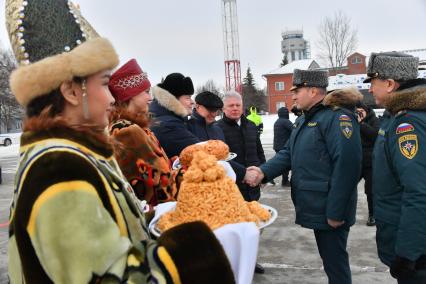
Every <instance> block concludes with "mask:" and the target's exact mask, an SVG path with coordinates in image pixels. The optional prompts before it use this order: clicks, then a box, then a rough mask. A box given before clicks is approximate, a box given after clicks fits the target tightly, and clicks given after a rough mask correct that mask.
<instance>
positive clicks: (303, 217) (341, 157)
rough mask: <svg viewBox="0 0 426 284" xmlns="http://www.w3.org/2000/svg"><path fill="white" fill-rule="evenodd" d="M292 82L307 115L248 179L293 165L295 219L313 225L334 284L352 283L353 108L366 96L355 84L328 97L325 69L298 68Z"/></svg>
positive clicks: (357, 148)
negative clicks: (349, 244) (350, 249)
mask: <svg viewBox="0 0 426 284" xmlns="http://www.w3.org/2000/svg"><path fill="white" fill-rule="evenodd" d="M293 85H294V87H293V89H295V95H294V98H295V100H296V104H297V107H298V108H299V109H301V110H303V111H304V114H303V115H302V116H301V117H299V118H298V120H297V122H296V128H295V129H294V130H293V131H292V133H291V136H290V140H289V141H288V143H287V145H286V146H285V147H284V149H283V150H281V151H280V152H278V153H277V154H276V155H275V157H273V158H272V159H271V160H269V161H268V162H267V163H265V164H263V165H262V166H260V169H259V168H255V167H251V168H249V169H248V170H247V171H248V172H249V179H248V180H247V182H248V183H250V184H251V185H254V184H256V183H258V182H260V181H261V180H262V179H263V181H264V182H265V181H267V180H270V179H272V178H274V177H276V176H278V175H280V174H281V173H282V172H283V171H284V170H290V169H291V170H292V179H291V187H292V188H291V191H292V192H291V195H292V200H293V203H294V207H295V210H296V223H297V224H300V225H301V226H303V227H305V228H309V229H313V230H314V234H315V239H316V242H317V246H318V251H319V254H320V256H321V258H322V261H323V265H324V270H325V272H326V273H327V276H328V280H329V283H331V284H346V283H352V280H351V271H350V266H349V257H348V253H347V250H346V245H347V239H348V235H349V229H350V227H351V226H352V225H353V224H354V223H355V212H356V203H357V184H358V180H359V175H360V172H361V159H362V153H361V152H362V150H361V138H360V131H359V125H358V121H357V118H356V116H355V112H354V110H355V104H356V102H357V101H359V100H360V99H361V98H362V95H361V94H360V93H359V92H358V91H357V90H355V89H353V90H336V91H334V92H332V93H330V94H328V95H327V96H326V97H325V95H326V90H325V88H326V87H327V85H328V73H327V72H326V71H317V70H306V71H305V70H298V69H296V70H294V75H293ZM343 106H344V107H347V108H349V107H351V108H352V111H351V110H349V109H345V108H344V107H343ZM250 173H253V177H252V178H250Z"/></svg>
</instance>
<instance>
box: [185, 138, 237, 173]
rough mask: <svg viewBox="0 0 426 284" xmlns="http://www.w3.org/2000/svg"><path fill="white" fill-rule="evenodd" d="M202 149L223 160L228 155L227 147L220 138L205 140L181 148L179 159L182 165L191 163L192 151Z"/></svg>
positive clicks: (186, 165) (187, 165)
mask: <svg viewBox="0 0 426 284" xmlns="http://www.w3.org/2000/svg"><path fill="white" fill-rule="evenodd" d="M197 151H203V152H205V153H207V154H210V155H213V156H215V157H216V159H218V160H225V159H226V158H228V156H229V147H228V145H226V144H225V143H224V142H223V141H221V140H208V141H206V142H202V143H198V144H194V145H190V146H188V147H186V148H185V149H183V150H182V152H181V153H180V155H179V161H180V163H181V165H182V166H184V167H189V166H190V165H191V161H192V158H193V156H194V153H195V152H197Z"/></svg>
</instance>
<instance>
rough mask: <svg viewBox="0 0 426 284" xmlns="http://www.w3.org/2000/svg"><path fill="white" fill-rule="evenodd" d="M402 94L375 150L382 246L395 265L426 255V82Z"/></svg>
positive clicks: (381, 253) (376, 202)
mask: <svg viewBox="0 0 426 284" xmlns="http://www.w3.org/2000/svg"><path fill="white" fill-rule="evenodd" d="M422 83H423V84H422V85H418V86H413V87H412V88H408V89H405V90H402V91H397V92H396V93H395V94H394V95H393V96H392V97H391V99H390V100H389V102H388V103H387V105H386V109H387V111H389V113H390V115H387V116H384V117H383V118H382V122H381V126H380V130H379V135H378V137H377V140H376V144H375V147H374V152H373V197H374V198H373V200H374V215H375V218H376V224H377V235H376V240H377V248H378V253H379V257H380V259H381V260H382V262H383V263H385V264H386V265H388V266H390V265H391V263H392V262H393V261H394V260H395V258H396V256H398V257H403V258H406V259H408V260H410V261H416V260H418V259H419V258H420V257H422V256H423V258H424V257H425V256H426V150H425V145H426V84H425V83H426V81H425V80H423V82H422Z"/></svg>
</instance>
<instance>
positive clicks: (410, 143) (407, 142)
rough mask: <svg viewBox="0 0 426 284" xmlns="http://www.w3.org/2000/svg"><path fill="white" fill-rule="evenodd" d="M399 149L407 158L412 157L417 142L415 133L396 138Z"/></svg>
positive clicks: (416, 147) (417, 146) (415, 150)
mask: <svg viewBox="0 0 426 284" xmlns="http://www.w3.org/2000/svg"><path fill="white" fill-rule="evenodd" d="M398 144H399V150H400V151H401V154H402V155H404V157H406V158H407V159H410V160H411V159H413V158H414V157H415V156H416V154H417V149H418V148H419V145H418V144H419V143H418V140H417V135H416V134H407V135H404V136H401V137H399V139H398Z"/></svg>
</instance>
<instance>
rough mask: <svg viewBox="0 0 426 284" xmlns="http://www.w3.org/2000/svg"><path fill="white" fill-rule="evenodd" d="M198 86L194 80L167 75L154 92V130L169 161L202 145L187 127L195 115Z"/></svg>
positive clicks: (151, 108) (177, 75)
mask: <svg viewBox="0 0 426 284" xmlns="http://www.w3.org/2000/svg"><path fill="white" fill-rule="evenodd" d="M193 93H194V86H193V84H192V80H191V78H190V77H185V76H183V75H182V74H180V73H172V74H169V75H167V77H166V79H165V80H164V81H163V82H162V83H160V84H158V85H157V86H155V87H153V88H152V94H153V98H154V100H153V102H152V103H151V104H150V106H149V111H150V112H151V113H152V114H153V115H154V123H153V125H152V127H151V130H152V131H153V132H154V134H155V136H156V137H157V139H158V140H159V141H160V144H161V146H162V147H163V149H164V150H165V151H166V154H167V156H168V157H169V158H173V157H174V156H178V155H179V154H180V152H181V151H182V150H183V149H184V148H185V147H187V146H189V145H192V144H195V143H197V142H200V140H199V139H198V138H197V137H196V136H195V135H194V134H192V133H191V132H190V131H189V130H188V129H187V126H186V119H187V117H188V116H189V115H190V113H191V109H192V99H191V95H192V94H193Z"/></svg>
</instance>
